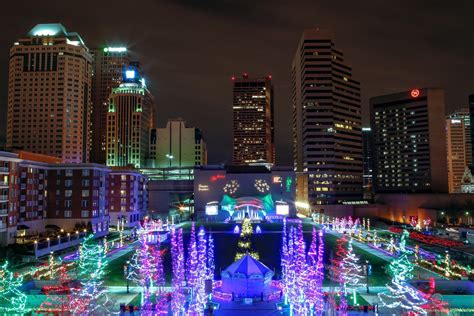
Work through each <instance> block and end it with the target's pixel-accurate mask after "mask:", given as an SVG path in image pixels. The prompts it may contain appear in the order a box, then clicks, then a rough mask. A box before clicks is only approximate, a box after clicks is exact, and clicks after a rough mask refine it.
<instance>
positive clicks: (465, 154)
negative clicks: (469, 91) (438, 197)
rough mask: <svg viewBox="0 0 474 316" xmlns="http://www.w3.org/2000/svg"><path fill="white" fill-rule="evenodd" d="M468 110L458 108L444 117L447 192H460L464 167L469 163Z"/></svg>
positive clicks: (469, 132)
mask: <svg viewBox="0 0 474 316" xmlns="http://www.w3.org/2000/svg"><path fill="white" fill-rule="evenodd" d="M470 121H471V120H470V117H469V110H468V109H460V110H457V111H455V112H454V113H452V114H450V115H448V116H447V118H446V151H447V163H448V189H449V193H460V192H461V182H462V178H463V175H464V171H465V170H466V167H469V166H470V165H471V161H472V160H471V159H472V156H471V154H472V150H471V124H470Z"/></svg>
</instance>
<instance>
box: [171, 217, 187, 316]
mask: <svg viewBox="0 0 474 316" xmlns="http://www.w3.org/2000/svg"><path fill="white" fill-rule="evenodd" d="M171 260H172V268H173V277H172V279H171V284H172V286H173V291H172V292H171V311H172V312H173V315H180V314H184V311H185V310H184V304H185V302H186V297H185V295H184V293H183V284H184V281H185V268H184V245H183V230H182V229H181V228H180V229H179V230H178V233H177V234H176V229H175V227H174V226H173V227H172V228H171Z"/></svg>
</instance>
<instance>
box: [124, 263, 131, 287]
mask: <svg viewBox="0 0 474 316" xmlns="http://www.w3.org/2000/svg"><path fill="white" fill-rule="evenodd" d="M123 274H124V275H125V279H126V280H127V293H130V280H129V279H128V275H129V274H130V261H128V260H127V262H126V263H125V265H124V267H123Z"/></svg>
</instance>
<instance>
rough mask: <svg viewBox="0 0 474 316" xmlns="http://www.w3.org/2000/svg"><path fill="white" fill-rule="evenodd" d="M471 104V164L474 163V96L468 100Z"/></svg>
mask: <svg viewBox="0 0 474 316" xmlns="http://www.w3.org/2000/svg"><path fill="white" fill-rule="evenodd" d="M468 102H469V121H470V122H473V124H470V130H471V163H472V162H474V94H471V95H470V96H469V98H468Z"/></svg>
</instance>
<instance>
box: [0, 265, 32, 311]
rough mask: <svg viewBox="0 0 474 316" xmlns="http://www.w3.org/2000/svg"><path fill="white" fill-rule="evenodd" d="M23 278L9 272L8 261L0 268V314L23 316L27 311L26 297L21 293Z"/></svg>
mask: <svg viewBox="0 0 474 316" xmlns="http://www.w3.org/2000/svg"><path fill="white" fill-rule="evenodd" d="M22 285H23V277H22V276H15V274H14V273H13V272H11V271H10V270H8V261H5V263H4V264H3V265H1V266H0V312H3V313H5V314H7V315H8V314H16V313H18V314H23V313H24V312H26V311H27V309H26V295H25V294H24V293H22V292H21V290H20V287H21V286H22Z"/></svg>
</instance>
